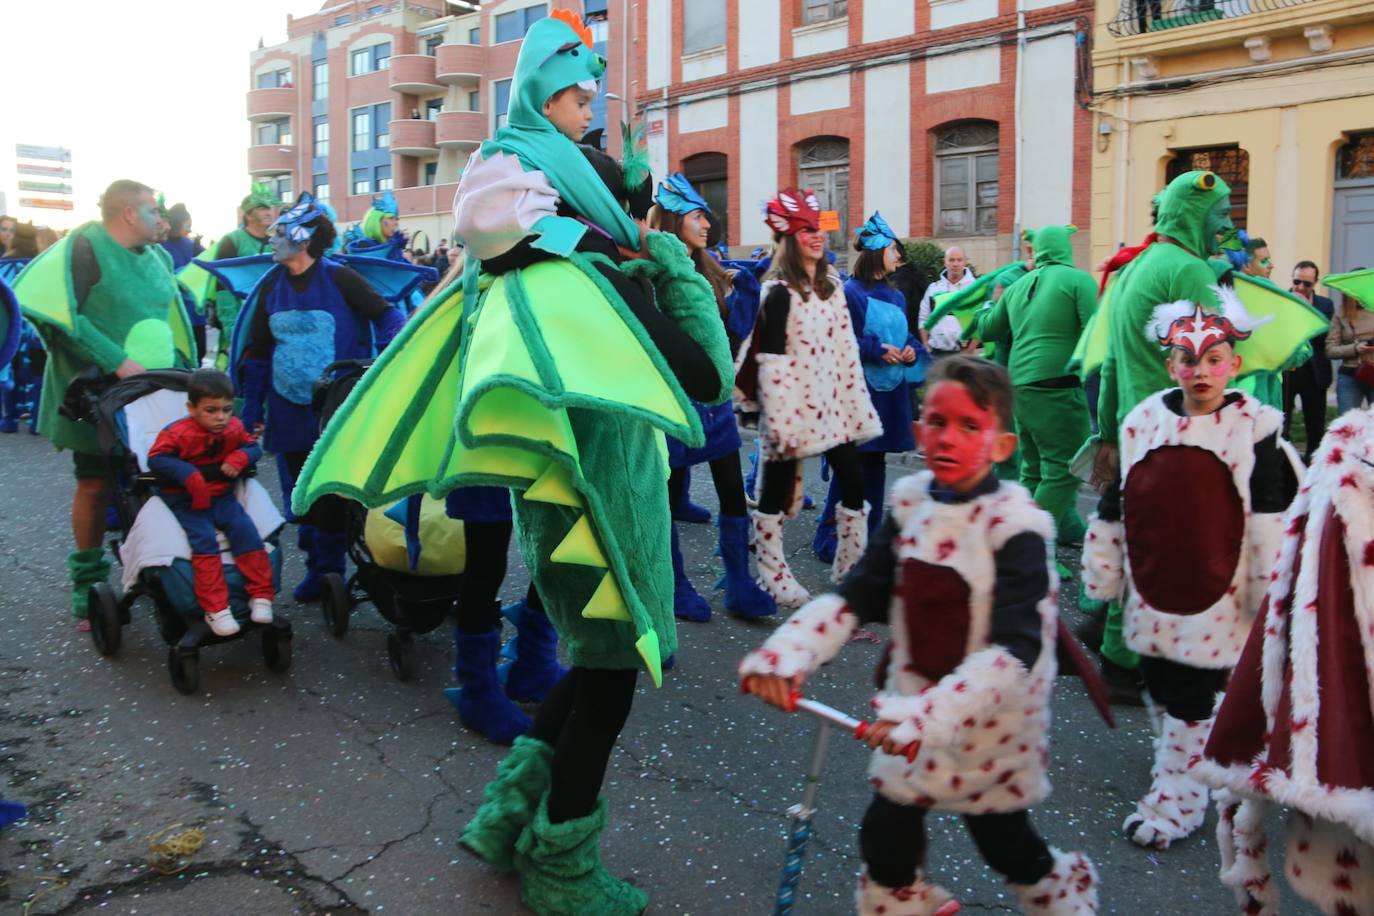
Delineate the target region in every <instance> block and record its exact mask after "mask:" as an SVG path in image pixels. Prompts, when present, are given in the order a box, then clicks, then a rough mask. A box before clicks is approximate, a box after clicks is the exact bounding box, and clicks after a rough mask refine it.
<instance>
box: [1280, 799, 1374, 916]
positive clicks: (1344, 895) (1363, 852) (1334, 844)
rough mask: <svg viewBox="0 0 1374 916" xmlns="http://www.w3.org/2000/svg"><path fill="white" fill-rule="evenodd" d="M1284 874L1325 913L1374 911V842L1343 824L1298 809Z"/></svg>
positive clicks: (1363, 915) (1290, 821)
mask: <svg viewBox="0 0 1374 916" xmlns="http://www.w3.org/2000/svg"><path fill="white" fill-rule="evenodd" d="M1284 877H1285V878H1287V879H1288V884H1289V886H1291V887H1292V888H1293V890H1294V891H1296V892H1297V893H1298V894H1299V895H1300V896H1302V897H1303V898H1305V899H1306V900H1309V901H1311V902H1312V903H1313V904H1315V905H1316V906H1317V908H1318V909H1320V910H1321V911H1322V912H1323V913H1327V914H1332V916H1335V914H1336V913H1337V912H1345V913H1358V914H1361V916H1368V914H1370V913H1374V847H1371V846H1370V845H1369V844H1368V843H1363V842H1361V841H1360V840H1359V839H1358V838H1357V837H1356V836H1355V835H1354V834H1352V833H1351V832H1350V830H1349V829H1348V828H1346V827H1345V826H1344V825H1341V824H1333V823H1331V822H1330V821H1323V820H1317V819H1313V818H1309V817H1308V816H1307V815H1305V814H1302V813H1301V812H1293V814H1292V815H1291V816H1290V817H1289V818H1288V852H1287V855H1286V856H1285V861H1284ZM1338 907H1344V908H1345V909H1343V910H1339V911H1338V909H1337V908H1338Z"/></svg>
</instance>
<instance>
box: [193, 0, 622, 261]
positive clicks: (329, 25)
mask: <svg viewBox="0 0 1374 916" xmlns="http://www.w3.org/2000/svg"><path fill="white" fill-rule="evenodd" d="M554 5H556V6H563V7H569V8H572V9H576V10H579V11H580V12H582V14H583V16H584V17H585V18H586V19H587V20H588V24H589V25H590V26H591V29H592V33H593V36H594V38H595V40H596V42H597V45H596V47H597V50H599V51H600V52H601V53H602V54H604V55H606V56H607V57H608V58H611V59H612V61H613V65H612V67H611V69H610V71H609V72H608V73H607V81H606V87H607V89H609V90H610V91H611V92H613V93H617V94H619V93H622V92H623V91H624V90H623V87H624V85H625V77H626V69H625V67H623V66H622V67H617V66H615V65H614V61H615V59H616V58H617V56H619V57H620V59H622V60H626V59H628V56H629V55H628V51H626V50H624V49H625V47H626V46H627V36H626V34H625V30H624V29H623V28H622V22H621V21H618V19H617V17H618V15H619V12H620V9H621V7H622V4H620V3H617V4H613V5H614V6H615V9H613V10H612V9H608V3H607V0H581V2H579V0H560V2H558V3H557V4H550V3H547V2H542V0H502V2H495V3H493V2H487V3H482V4H478V3H475V2H472V3H469V2H445V0H345V2H339V3H326V4H325V5H324V6H323V7H322V8H321V9H320V10H319V11H318V12H316V13H314V14H312V15H309V16H303V17H300V18H296V17H291V16H288V17H287V40H286V41H285V42H283V43H282V44H278V45H273V46H271V47H266V48H259V49H258V50H256V51H254V52H253V53H252V54H251V56H250V64H249V66H250V71H251V72H250V76H251V79H252V82H251V87H252V88H251V89H250V90H249V91H248V120H249V122H251V123H250V127H251V130H252V134H251V139H250V141H249V142H250V145H249V148H248V172H249V174H250V175H252V176H253V177H254V178H255V179H256V180H258V181H266V182H269V183H271V184H274V185H275V186H276V188H277V190H278V191H279V193H281V195H282V196H283V198H285V199H290V198H291V197H292V196H294V194H295V193H296V192H297V191H299V190H300V189H302V188H305V189H308V190H311V191H313V192H314V193H315V194H316V195H317V196H318V197H321V198H323V199H324V200H327V201H328V202H329V203H330V204H331V205H332V206H333V207H334V208H335V210H337V211H338V214H339V220H340V222H341V223H343V224H347V223H352V222H356V221H358V220H360V219H362V217H363V214H364V213H366V211H367V208H368V205H369V203H370V202H371V199H372V195H373V194H374V193H376V192H377V191H380V190H391V191H392V192H393V193H394V194H395V195H396V198H397V202H398V203H399V205H400V209H401V223H402V226H403V227H404V228H405V229H406V231H408V232H410V233H411V234H412V235H415V234H416V233H418V232H421V231H423V233H424V236H425V237H427V241H426V239H425V238H424V237H421V238H419V239H418V241H419V244H421V245H422V246H424V247H427V248H432V247H433V245H434V243H435V242H436V241H437V240H438V238H439V237H440V236H443V235H447V234H448V233H449V231H450V230H451V228H452V225H451V224H452V218H451V216H450V214H451V212H452V207H453V193H454V190H455V189H456V188H457V182H458V176H459V174H460V172H461V171H462V168H463V165H464V164H465V163H466V162H467V159H468V156H469V155H471V153H472V151H473V150H474V149H475V148H476V146H477V144H478V143H480V142H481V141H482V140H483V139H484V138H486V137H489V136H491V134H492V133H493V132H494V131H495V130H496V128H497V127H498V126H499V125H500V123H501V122H502V120H503V118H504V115H505V110H506V105H507V102H508V100H509V95H510V77H511V74H512V72H513V71H514V69H515V59H516V55H517V54H518V53H519V50H520V39H521V38H523V37H524V34H525V30H526V29H527V28H528V27H529V26H530V25H531V24H532V23H533V22H535V21H536V20H537V19H539V18H540V17H542V16H545V15H547V12H548V9H549V8H550V6H554ZM608 102H609V103H610V104H613V105H614V104H616V103H615V101H614V100H607V99H606V98H604V97H603V98H600V99H599V100H598V102H597V105H596V108H597V117H598V121H596V122H594V123H593V126H597V124H598V123H600V124H603V125H604V122H605V113H606V105H607V104H608ZM613 114H614V115H615V117H614V119H613V120H618V119H619V113H618V112H613ZM611 133H612V134H614V133H615V132H611ZM612 145H613V147H618V139H616V138H615V137H613V138H612ZM207 228H208V227H207Z"/></svg>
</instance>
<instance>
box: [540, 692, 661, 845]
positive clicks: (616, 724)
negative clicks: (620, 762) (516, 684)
mask: <svg viewBox="0 0 1374 916" xmlns="http://www.w3.org/2000/svg"><path fill="white" fill-rule="evenodd" d="M638 676H639V670H638V669H636V668H583V667H580V666H574V667H573V669H572V670H571V671H569V672H568V673H567V674H566V675H564V676H563V679H562V680H561V681H559V682H558V683H557V684H556V685H555V686H554V688H553V690H551V691H550V692H549V696H548V698H547V699H546V700H544V705H543V706H540V707H539V712H538V713H536V714H535V717H534V726H533V727H532V728H531V729H530V737H531V738H534V739H537V740H539V741H543V742H544V743H545V744H549V745H552V746H553V765H552V767H551V769H550V774H549V805H548V807H549V822H550V823H554V824H558V823H562V822H563V821H570V820H574V819H576V818H580V817H586V816H587V815H588V814H591V813H592V809H593V808H595V807H596V798H597V796H598V795H599V794H600V793H601V784H602V782H604V781H605V779H606V766H607V764H609V763H610V759H611V749H612V748H613V747H615V742H616V739H617V738H619V737H620V730H621V729H623V728H624V727H625V720H626V719H627V718H629V716H630V704H631V703H633V702H634V696H635V680H636V679H637V678H638Z"/></svg>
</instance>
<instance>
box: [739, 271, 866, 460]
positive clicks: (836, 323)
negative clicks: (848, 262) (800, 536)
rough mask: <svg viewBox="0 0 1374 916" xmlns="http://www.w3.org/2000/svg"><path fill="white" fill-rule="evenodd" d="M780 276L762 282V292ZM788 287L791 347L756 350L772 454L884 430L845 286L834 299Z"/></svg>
mask: <svg viewBox="0 0 1374 916" xmlns="http://www.w3.org/2000/svg"><path fill="white" fill-rule="evenodd" d="M778 282H779V281H776V280H774V281H770V282H768V283H765V284H764V285H763V290H762V297H763V299H765V300H766V299H767V298H768V293H769V291H770V290H772V288H773V287H774V286H776V285H777V284H778ZM789 292H790V293H791V296H792V303H791V308H789V309H788V312H787V352H786V353H760V354H758V356H757V359H758V368H759V374H758V398H759V407H760V411H761V413H760V417H759V438H760V441H761V442H762V443H763V456H764V458H765V459H767V460H769V461H779V460H784V459H791V458H807V457H810V456H811V455H820V454H823V453H824V452H827V451H829V450H830V449H832V448H834V447H835V446H837V445H842V444H844V443H846V442H864V441H867V440H869V439H872V438H874V437H876V436H879V435H881V434H882V431H883V424H882V422H881V421H880V420H879V419H878V413H877V411H875V410H874V409H873V402H872V400H870V399H869V396H868V384H867V382H865V381H864V372H863V366H862V365H861V364H860V362H859V344H858V341H857V340H856V339H855V337H854V328H853V326H852V325H851V323H850V320H849V307H848V306H847V305H846V304H845V298H844V289H843V287H841V286H840V284H839V282H838V280H836V281H835V291H834V293H832V294H831V296H830V298H829V299H821V298H819V297H817V296H816V295H815V293H812V294H810V295H808V296H807V297H806V298H805V299H803V298H802V297H801V296H799V295H798V294H797V292H796V291H795V290H789Z"/></svg>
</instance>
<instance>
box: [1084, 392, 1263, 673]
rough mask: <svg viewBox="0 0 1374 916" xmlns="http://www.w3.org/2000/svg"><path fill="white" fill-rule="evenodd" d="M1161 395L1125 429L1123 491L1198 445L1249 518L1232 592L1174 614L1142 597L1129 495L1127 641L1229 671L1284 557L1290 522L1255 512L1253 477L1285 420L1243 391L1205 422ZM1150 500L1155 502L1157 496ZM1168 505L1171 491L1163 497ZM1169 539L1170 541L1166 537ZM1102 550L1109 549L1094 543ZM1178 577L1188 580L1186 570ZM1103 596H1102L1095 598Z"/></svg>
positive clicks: (1187, 508)
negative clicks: (1136, 474) (1145, 465)
mask: <svg viewBox="0 0 1374 916" xmlns="http://www.w3.org/2000/svg"><path fill="white" fill-rule="evenodd" d="M1166 393H1167V392H1159V393H1157V394H1155V395H1152V396H1151V397H1149V398H1147V399H1145V400H1144V401H1142V402H1141V403H1140V404H1138V405H1136V407H1135V409H1134V410H1132V411H1131V412H1130V413H1129V414H1127V415H1126V419H1125V420H1124V421H1123V422H1122V424H1121V436H1120V442H1121V477H1122V482H1123V487H1124V486H1126V485H1127V483H1128V482H1129V480H1130V474H1131V472H1132V470H1133V469H1135V467H1136V466H1137V464H1139V463H1140V462H1141V461H1142V460H1143V459H1145V458H1146V457H1147V456H1149V455H1150V453H1151V452H1153V451H1155V450H1156V449H1161V448H1164V447H1167V446H1192V447H1195V448H1200V449H1205V450H1207V451H1209V452H1211V453H1212V454H1213V455H1215V456H1216V457H1217V458H1218V459H1220V461H1221V462H1222V463H1223V464H1224V465H1225V466H1226V467H1227V468H1229V469H1230V477H1231V481H1230V482H1231V485H1232V486H1233V487H1234V488H1235V491H1236V495H1237V496H1239V498H1240V503H1241V507H1242V510H1243V513H1244V517H1245V520H1246V521H1245V533H1244V542H1243V544H1242V547H1241V552H1240V555H1239V559H1238V561H1237V563H1236V565H1235V569H1234V570H1233V572H1232V576H1231V582H1230V587H1229V588H1228V589H1227V590H1226V593H1225V594H1224V595H1222V596H1221V598H1220V600H1218V601H1216V602H1215V603H1214V604H1212V605H1211V606H1210V607H1209V608H1207V609H1205V610H1203V611H1201V612H1199V613H1192V614H1186V615H1184V614H1179V613H1168V612H1166V611H1165V610H1162V609H1159V608H1156V607H1153V606H1151V604H1150V603H1149V602H1148V601H1147V600H1146V599H1145V598H1144V597H1143V596H1142V595H1141V589H1140V587H1139V585H1138V583H1137V582H1136V577H1135V575H1134V573H1133V571H1132V564H1131V557H1130V553H1129V551H1128V550H1127V548H1126V546H1125V543H1128V542H1129V540H1130V537H1131V523H1132V519H1131V510H1130V506H1129V505H1128V503H1127V500H1125V498H1124V496H1123V503H1122V521H1123V525H1124V530H1125V537H1123V538H1121V541H1122V542H1123V544H1122V548H1121V549H1122V551H1123V555H1122V568H1123V569H1124V574H1125V580H1126V583H1127V587H1126V595H1125V618H1124V636H1125V640H1126V645H1127V646H1129V647H1130V648H1131V649H1132V650H1134V651H1136V652H1139V653H1140V654H1141V655H1147V656H1150V657H1153V658H1167V659H1170V660H1171V661H1175V662H1179V663H1181V664H1185V665H1191V666H1193V667H1196V668H1230V667H1232V666H1234V665H1235V663H1236V659H1237V658H1239V657H1240V650H1241V647H1242V646H1243V645H1244V644H1245V637H1246V635H1247V634H1248V633H1249V631H1250V624H1251V622H1252V621H1253V620H1254V619H1255V613H1256V611H1257V610H1258V609H1259V603H1260V601H1261V600H1262V598H1263V596H1264V589H1265V588H1266V587H1267V585H1268V579H1269V572H1270V570H1272V569H1273V563H1274V559H1275V557H1277V555H1278V546H1279V540H1280V538H1281V537H1282V531H1283V519H1282V516H1281V515H1280V514H1279V513H1254V512H1251V509H1250V474H1251V472H1252V471H1253V470H1254V466H1255V445H1256V443H1258V442H1260V441H1262V440H1263V439H1265V438H1266V437H1268V436H1271V435H1273V434H1274V433H1276V432H1278V431H1279V430H1280V429H1281V428H1282V426H1283V415H1282V414H1280V413H1279V412H1278V411H1277V410H1275V409H1274V408H1272V407H1268V406H1266V405H1264V404H1261V403H1260V402H1259V401H1257V400H1255V399H1254V398H1252V397H1250V396H1248V395H1246V394H1244V393H1243V392H1240V391H1230V392H1227V393H1228V394H1237V395H1240V398H1239V400H1237V401H1235V402H1233V403H1230V404H1227V405H1226V406H1225V407H1223V408H1221V409H1220V410H1218V411H1217V412H1216V413H1213V414H1208V415H1206V416H1200V417H1185V416H1179V415H1178V414H1176V413H1174V412H1173V411H1172V410H1170V409H1169V408H1168V407H1167V406H1166V405H1165V403H1164V396H1165V394H1166ZM1151 498H1156V497H1154V496H1153V495H1152V496H1151ZM1157 498H1158V499H1160V500H1165V501H1167V500H1169V499H1170V498H1171V495H1170V493H1169V492H1167V490H1166V491H1163V492H1160V493H1159V494H1158V496H1157ZM1210 508H1211V507H1209V506H1208V505H1182V504H1180V505H1178V506H1177V513H1178V514H1177V518H1178V524H1180V525H1186V524H1189V519H1190V517H1192V516H1194V515H1195V513H1199V512H1206V511H1209V509H1210ZM1164 536H1167V534H1166V535H1164ZM1094 549H1095V550H1097V551H1099V552H1100V550H1101V549H1102V545H1100V544H1098V543H1096V542H1094ZM1178 574H1179V576H1187V575H1188V573H1187V571H1186V570H1183V569H1180V570H1179V573H1178ZM1093 596H1094V597H1097V595H1096V593H1095V592H1094V594H1093Z"/></svg>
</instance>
